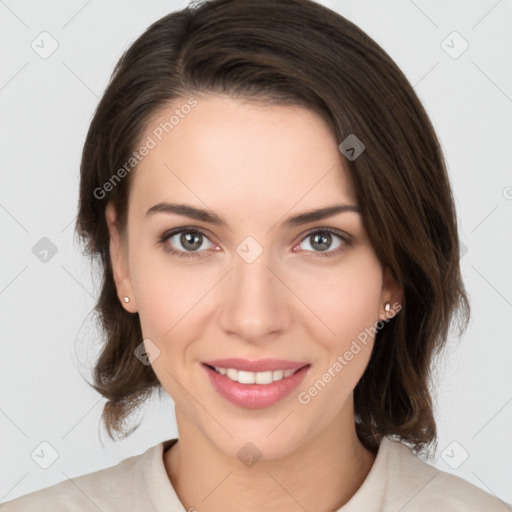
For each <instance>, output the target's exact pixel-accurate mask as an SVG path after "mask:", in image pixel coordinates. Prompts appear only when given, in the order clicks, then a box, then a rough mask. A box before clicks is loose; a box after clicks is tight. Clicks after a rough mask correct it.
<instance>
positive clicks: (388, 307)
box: [384, 302, 391, 313]
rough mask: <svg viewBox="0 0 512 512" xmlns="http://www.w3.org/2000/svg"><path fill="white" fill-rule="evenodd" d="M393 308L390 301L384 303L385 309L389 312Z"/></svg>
mask: <svg viewBox="0 0 512 512" xmlns="http://www.w3.org/2000/svg"><path fill="white" fill-rule="evenodd" d="M390 309H391V304H390V303H389V302H386V304H385V305H384V311H385V312H386V313H387V312H388V311H389V310H390Z"/></svg>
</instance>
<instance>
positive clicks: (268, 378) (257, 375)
mask: <svg viewBox="0 0 512 512" xmlns="http://www.w3.org/2000/svg"><path fill="white" fill-rule="evenodd" d="M214 368H215V371H216V372H217V373H220V374H221V375H225V376H226V377H227V378H228V379H231V380H234V381H235V382H239V383H240V384H271V383H272V382H276V381H278V380H281V379H284V378H286V377H290V376H291V375H293V374H294V373H295V371H296V370H274V371H267V372H246V371H243V370H235V369H234V368H219V367H218V366H214Z"/></svg>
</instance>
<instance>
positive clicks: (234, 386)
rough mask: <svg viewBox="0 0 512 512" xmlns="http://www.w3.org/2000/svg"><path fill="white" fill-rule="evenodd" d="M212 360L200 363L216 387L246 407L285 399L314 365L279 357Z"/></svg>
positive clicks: (236, 402) (223, 394) (230, 399)
mask: <svg viewBox="0 0 512 512" xmlns="http://www.w3.org/2000/svg"><path fill="white" fill-rule="evenodd" d="M210 363H211V361H209V362H207V363H204V362H203V363H202V365H201V366H202V367H203V368H204V369H205V370H206V373H207V375H208V378H209V381H210V384H211V385H212V387H213V389H214V390H215V391H217V393H218V394H219V395H220V396H221V397H223V398H224V399H226V400H228V401H229V402H230V403H232V404H234V405H236V406H238V407H243V408H246V409H261V408H264V407H270V406H271V405H274V404H276V403H277V402H279V401H281V400H283V399H284V398H285V397H287V396H288V395H289V394H290V393H291V392H292V391H293V390H294V389H295V388H297V387H298V386H299V384H300V383H301V382H302V380H303V379H304V377H305V376H306V374H307V373H308V371H309V368H310V367H311V365H310V364H308V363H297V362H290V361H277V360H263V361H247V360H240V359H238V360H235V359H230V360H223V362H222V363H221V362H220V360H219V361H215V363H217V364H210ZM222 364H223V365H224V366H222ZM233 366H237V367H238V368H233ZM290 366H292V368H290ZM254 370H259V371H254Z"/></svg>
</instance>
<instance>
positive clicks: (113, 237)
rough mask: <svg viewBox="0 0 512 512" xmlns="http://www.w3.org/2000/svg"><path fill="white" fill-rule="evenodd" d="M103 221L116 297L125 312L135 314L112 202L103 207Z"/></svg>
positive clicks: (125, 255)
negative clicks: (125, 299)
mask: <svg viewBox="0 0 512 512" xmlns="http://www.w3.org/2000/svg"><path fill="white" fill-rule="evenodd" d="M105 219H106V222H107V226H108V232H109V235H110V243H109V250H110V262H111V264H112V272H113V274H114V283H115V285H116V290H117V295H118V297H119V300H120V302H121V304H122V306H123V308H124V309H126V311H128V312H130V313H136V312H137V304H136V302H135V296H134V294H133V289H132V283H131V280H130V274H129V271H128V257H127V252H128V251H127V247H126V246H125V244H124V242H123V239H122V237H121V233H120V230H119V224H118V222H117V214H116V210H115V207H114V205H113V203H112V202H109V203H108V204H107V206H106V207H105ZM125 297H129V298H130V301H129V302H125V301H124V298H125Z"/></svg>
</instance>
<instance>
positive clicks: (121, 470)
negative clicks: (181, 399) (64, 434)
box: [0, 443, 162, 512]
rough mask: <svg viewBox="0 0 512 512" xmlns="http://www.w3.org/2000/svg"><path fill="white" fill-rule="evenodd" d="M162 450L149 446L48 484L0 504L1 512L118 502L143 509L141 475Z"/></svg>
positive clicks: (104, 508) (72, 511) (71, 511)
mask: <svg viewBox="0 0 512 512" xmlns="http://www.w3.org/2000/svg"><path fill="white" fill-rule="evenodd" d="M161 451H162V443H160V444H158V445H155V446H152V447H151V448H148V449H147V450H146V451H145V452H144V453H141V454H140V455H134V456H131V457H128V458H126V459H124V460H122V461H121V462H119V463H118V464H116V465H114V466H111V467H108V468H105V469H101V470H99V471H95V472H92V473H88V474H86V475H81V476H78V477H73V478H68V479H66V480H64V481H62V482H59V483H57V484H54V485H52V486H50V487H46V488H44V489H40V490H37V491H34V492H31V493H29V494H26V495H24V496H21V497H19V498H16V499H14V500H11V501H8V502H5V503H2V504H1V505H0V512H18V511H20V512H21V511H23V512H31V511H34V512H35V511H36V510H37V511H38V512H44V511H47V510H48V511H52V512H53V511H55V510H62V511H69V512H75V511H89V510H91V511H95V512H98V510H102V511H103V512H107V511H109V510H119V508H118V507H119V505H120V504H129V505H130V506H133V507H135V509H137V508H138V509H140V510H143V509H144V504H143V501H142V500H144V499H145V496H144V493H145V492H146V491H145V488H146V487H145V484H144V482H143V477H146V475H147V469H149V468H150V467H151V462H152V461H153V460H154V457H155V455H158V453H160V452H161ZM139 491H140V492H139ZM127 500H129V501H127ZM139 500H140V503H138V502H139ZM138 505H140V507H138ZM146 505H147V503H146ZM116 506H117V508H116ZM123 508H124V509H125V510H127V509H128V507H123Z"/></svg>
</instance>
